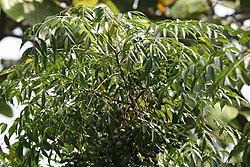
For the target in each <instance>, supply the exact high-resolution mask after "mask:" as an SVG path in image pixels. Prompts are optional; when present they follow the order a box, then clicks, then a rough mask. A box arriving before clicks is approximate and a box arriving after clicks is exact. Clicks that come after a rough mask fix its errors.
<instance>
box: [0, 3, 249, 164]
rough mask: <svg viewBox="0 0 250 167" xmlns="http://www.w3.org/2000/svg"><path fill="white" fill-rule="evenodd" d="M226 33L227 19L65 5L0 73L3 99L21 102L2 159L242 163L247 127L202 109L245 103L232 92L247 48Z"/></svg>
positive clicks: (242, 76)
mask: <svg viewBox="0 0 250 167" xmlns="http://www.w3.org/2000/svg"><path fill="white" fill-rule="evenodd" d="M225 34H226V35H229V36H230V35H238V36H239V35H241V36H242V37H245V36H244V35H245V32H244V31H235V30H233V29H232V28H230V27H229V26H226V27H223V26H220V25H216V24H212V23H202V22H199V21H179V20H177V21H167V20H166V21H161V22H151V21H150V20H148V19H147V17H145V15H144V14H142V13H140V12H129V13H127V14H123V15H118V16H115V15H114V14H113V13H112V12H111V11H110V10H109V9H106V8H95V9H91V8H88V7H78V8H71V9H69V10H66V11H64V12H61V13H60V14H58V15H57V16H51V17H49V18H47V19H46V20H45V21H44V22H42V23H40V24H36V25H35V26H33V27H32V28H29V29H28V30H27V31H26V32H25V33H24V36H23V44H24V43H25V42H27V41H28V40H31V41H33V42H34V46H33V47H32V48H29V49H28V50H27V51H26V52H25V53H24V54H23V57H22V59H21V62H22V63H20V64H19V65H17V66H15V67H13V68H10V69H8V70H6V71H4V72H5V74H8V75H7V79H6V80H4V81H3V82H2V83H1V89H0V90H1V98H2V100H3V101H4V102H6V101H10V102H11V100H12V98H13V97H16V98H17V100H18V102H19V104H24V105H26V107H25V108H24V110H23V111H22V112H21V114H20V118H17V119H16V120H15V121H14V123H13V125H12V126H11V127H10V128H9V130H8V134H6V135H5V136H4V141H5V144H6V146H7V149H8V152H6V151H4V150H2V146H1V149H0V159H1V162H2V163H3V165H5V166H39V164H40V161H41V160H42V159H44V158H45V157H46V158H47V159H48V162H49V163H51V162H53V161H55V162H57V163H60V164H62V165H65V166H70V165H71V166H87V165H90V166H92V165H95V166H105V165H106V166H136V165H138V166H139V165H159V166H175V165H180V166H202V165H211V166H218V165H221V164H231V163H237V164H241V165H249V164H250V162H249V159H248V157H249V149H250V147H249V145H248V140H249V124H246V125H245V127H244V129H243V131H242V132H239V131H238V130H237V129H235V128H233V127H231V126H230V125H228V124H226V123H225V122H223V121H221V119H219V118H218V117H217V116H216V115H215V114H213V112H211V111H210V108H211V107H213V106H214V105H215V104H218V103H219V104H220V106H221V107H222V108H223V107H224V106H225V105H226V104H228V105H233V106H237V107H238V108H240V109H244V108H247V107H248V104H247V101H246V100H245V99H244V97H242V95H241V92H240V90H241V87H242V86H243V85H244V84H249V83H250V79H249V61H247V59H249V55H250V54H249V49H246V50H244V51H240V50H239V49H237V48H236V47H235V46H234V45H232V43H231V42H230V40H229V39H228V38H227V36H226V35H225ZM236 39H237V38H236ZM243 39H244V38H243ZM245 39H246V38H245ZM244 42H245V41H244ZM244 42H242V43H243V44H244ZM6 128H7V125H6V124H3V123H2V124H1V133H3V132H4V131H5V130H6ZM14 133H15V134H16V135H17V138H16V140H15V141H14V142H13V143H12V142H11V137H12V136H13V134H14ZM225 141H226V142H225ZM229 143H233V144H234V145H235V147H234V149H233V150H232V151H231V150H229V151H228V150H226V149H224V148H225V146H226V145H228V144H229ZM241 154H242V155H243V156H240V155H241ZM235 157H239V158H240V159H239V160H237V161H236V162H235V161H234V158H235Z"/></svg>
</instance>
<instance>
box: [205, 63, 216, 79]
mask: <svg viewBox="0 0 250 167" xmlns="http://www.w3.org/2000/svg"><path fill="white" fill-rule="evenodd" d="M206 71H207V73H208V76H209V78H210V79H211V80H214V79H215V76H214V68H213V67H212V66H211V65H208V66H207V67H206Z"/></svg>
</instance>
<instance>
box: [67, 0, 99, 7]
mask: <svg viewBox="0 0 250 167" xmlns="http://www.w3.org/2000/svg"><path fill="white" fill-rule="evenodd" d="M98 1H99V0H73V2H72V4H73V5H74V6H79V5H87V6H95V5H96V4H97V3H98Z"/></svg>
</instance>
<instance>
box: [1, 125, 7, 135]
mask: <svg viewBox="0 0 250 167" xmlns="http://www.w3.org/2000/svg"><path fill="white" fill-rule="evenodd" d="M0 125H1V132H0V134H2V133H4V132H5V130H6V128H7V124H5V123H1V124H0Z"/></svg>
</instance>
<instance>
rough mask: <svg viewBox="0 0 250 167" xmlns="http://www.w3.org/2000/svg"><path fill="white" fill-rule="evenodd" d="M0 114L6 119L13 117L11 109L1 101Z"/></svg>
mask: <svg viewBox="0 0 250 167" xmlns="http://www.w3.org/2000/svg"><path fill="white" fill-rule="evenodd" d="M0 114H2V115H4V116H6V117H13V111H12V109H11V107H10V106H9V105H8V104H6V103H5V102H3V101H2V102H0Z"/></svg>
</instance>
